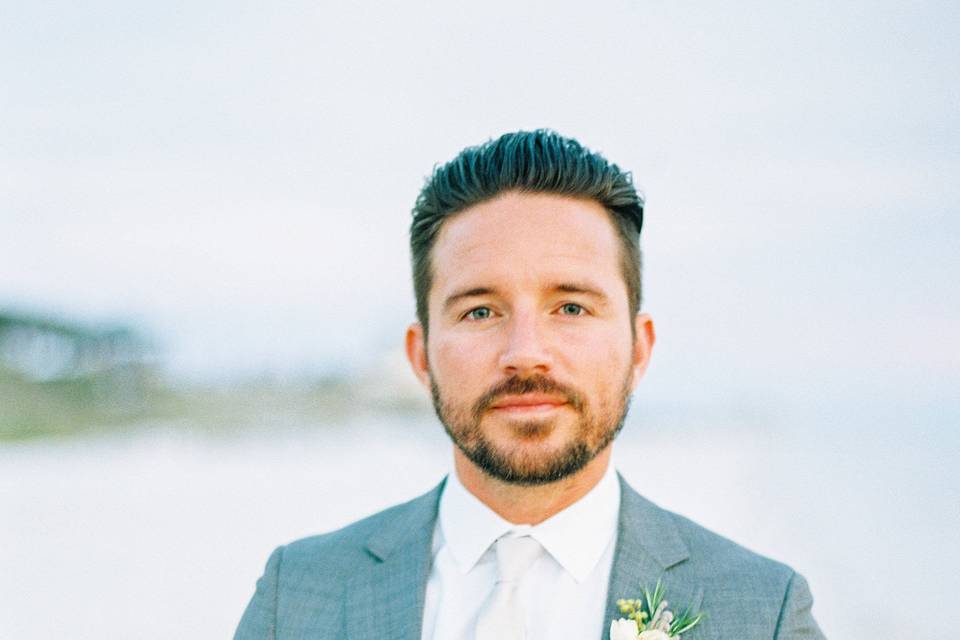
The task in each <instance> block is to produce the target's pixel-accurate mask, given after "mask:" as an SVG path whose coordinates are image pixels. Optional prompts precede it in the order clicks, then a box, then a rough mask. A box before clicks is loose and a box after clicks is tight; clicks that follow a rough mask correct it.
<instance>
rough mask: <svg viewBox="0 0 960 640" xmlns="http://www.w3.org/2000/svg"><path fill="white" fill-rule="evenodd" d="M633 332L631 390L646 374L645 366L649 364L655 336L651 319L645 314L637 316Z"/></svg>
mask: <svg viewBox="0 0 960 640" xmlns="http://www.w3.org/2000/svg"><path fill="white" fill-rule="evenodd" d="M634 330H635V331H636V336H637V337H636V339H635V340H634V344H633V388H634V389H635V388H636V387H637V383H638V382H640V378H642V377H643V374H644V373H646V371H647V365H648V364H650V354H651V352H652V351H653V343H654V342H656V339H657V334H656V332H655V331H654V329H653V318H651V317H650V315H649V314H647V313H638V314H637V317H636V318H635V319H634Z"/></svg>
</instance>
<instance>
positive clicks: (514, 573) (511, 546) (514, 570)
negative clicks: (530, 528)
mask: <svg viewBox="0 0 960 640" xmlns="http://www.w3.org/2000/svg"><path fill="white" fill-rule="evenodd" d="M541 548H542V547H541V546H540V543H539V542H537V541H536V540H534V539H533V538H531V537H530V536H526V535H523V536H517V535H511V534H507V535H505V536H503V537H501V538H499V539H498V540H497V541H496V543H495V544H494V551H495V552H496V554H497V582H516V581H517V580H519V579H520V578H521V577H523V574H524V573H526V571H527V570H528V569H529V568H530V567H531V566H532V565H533V563H534V562H535V561H536V560H537V557H538V556H539V555H540V549H541Z"/></svg>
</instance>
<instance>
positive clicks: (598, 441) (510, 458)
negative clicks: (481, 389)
mask: <svg viewBox="0 0 960 640" xmlns="http://www.w3.org/2000/svg"><path fill="white" fill-rule="evenodd" d="M631 383H632V371H630V370H628V372H627V374H626V375H625V376H624V381H623V385H622V387H621V389H620V391H619V394H618V396H617V397H616V398H615V399H614V402H613V404H612V405H611V406H600V407H598V408H597V410H596V411H594V410H593V409H592V408H591V407H590V406H589V405H588V404H587V403H586V401H585V400H584V398H583V395H582V394H581V393H580V392H578V391H577V390H576V389H573V388H571V387H568V386H565V385H561V384H559V383H557V382H556V381H554V380H552V379H551V378H549V377H547V376H543V375H536V376H531V377H528V378H520V377H518V376H513V377H510V378H507V379H506V380H504V381H503V382H501V383H499V384H497V385H495V386H493V387H491V388H490V389H489V390H488V391H487V392H486V393H484V394H483V395H482V396H480V398H478V399H477V400H476V401H475V402H474V403H473V406H471V407H464V406H453V405H451V404H450V403H448V402H446V401H445V400H444V398H443V394H442V393H441V391H440V387H439V385H437V382H436V380H435V379H434V377H433V375H432V374H431V375H430V390H431V395H432V396H433V408H434V410H435V411H436V413H437V418H439V420H440V423H441V424H443V428H444V429H445V430H446V432H447V435H449V436H450V439H451V440H452V441H453V443H454V444H455V445H456V446H457V448H458V449H460V451H461V452H463V454H464V455H465V456H466V457H467V458H468V459H469V460H470V461H471V462H473V463H474V464H475V465H476V466H477V467H479V468H480V470H481V471H483V472H484V473H486V474H487V475H489V476H491V477H493V478H496V479H498V480H501V481H503V482H506V483H509V484H517V485H527V486H534V485H543V484H549V483H551V482H556V481H558V480H562V479H564V478H566V477H568V476H571V475H573V474H575V473H577V472H578V471H580V470H581V469H583V468H584V467H585V466H587V464H588V463H589V462H590V461H591V460H593V459H594V458H596V457H597V455H598V454H599V453H600V452H601V451H603V450H604V449H606V448H607V446H608V445H609V444H610V443H611V442H613V440H614V439H615V438H616V437H617V434H618V433H620V430H621V429H622V428H623V423H624V421H625V420H626V417H627V412H628V410H629V408H630V392H631V386H632V384H631ZM534 392H536V393H549V394H552V395H557V396H560V397H562V398H563V399H564V400H565V401H566V402H567V406H568V407H569V408H570V409H571V410H573V411H574V412H576V414H577V416H578V419H577V424H576V426H575V429H574V435H573V438H572V439H571V441H570V442H568V443H567V444H566V445H565V446H564V447H563V448H561V449H560V450H558V451H555V452H550V453H548V454H542V455H533V454H530V453H525V452H521V451H512V452H511V451H509V450H503V448H501V447H498V446H496V445H495V444H494V443H493V442H491V441H490V439H489V438H488V437H487V436H486V435H485V434H484V432H483V429H482V427H481V423H482V421H483V419H484V417H485V416H486V414H487V413H488V412H489V410H490V409H491V407H492V406H493V404H494V403H495V402H496V401H497V399H499V398H500V397H502V396H504V395H520V394H524V393H534ZM511 428H512V429H513V431H514V433H515V434H517V435H519V436H520V437H522V438H524V439H537V438H539V437H543V436H546V435H548V434H549V433H551V432H552V431H553V429H555V428H557V425H556V419H555V418H546V419H540V420H514V421H512V422H511Z"/></svg>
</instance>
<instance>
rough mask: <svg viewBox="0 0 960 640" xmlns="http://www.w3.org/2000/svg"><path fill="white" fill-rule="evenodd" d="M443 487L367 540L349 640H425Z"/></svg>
mask: <svg viewBox="0 0 960 640" xmlns="http://www.w3.org/2000/svg"><path fill="white" fill-rule="evenodd" d="M443 484H444V483H443V482H441V483H440V484H439V485H438V486H437V487H436V488H435V489H434V490H433V491H431V492H430V493H428V494H426V495H424V496H422V497H420V498H417V499H416V500H413V501H412V502H409V503H407V504H405V505H403V506H401V507H398V508H397V509H396V511H395V513H393V514H391V515H390V519H389V520H387V521H385V522H384V524H383V526H382V527H380V528H379V530H378V531H377V532H376V533H375V534H374V535H372V536H371V537H370V538H369V539H368V540H367V543H366V549H367V552H368V553H369V554H370V556H371V558H370V562H368V563H364V565H363V566H361V567H357V573H356V574H355V575H354V577H353V578H352V579H351V580H350V582H349V585H348V587H347V597H346V612H345V615H346V626H347V637H348V638H349V639H350V640H381V639H382V638H398V639H400V640H420V635H421V626H422V622H423V601H424V595H425V592H426V587H427V578H428V577H429V575H430V565H431V562H432V560H433V549H432V546H433V530H434V526H435V524H436V520H437V504H438V501H439V498H440V493H441V491H442V490H443Z"/></svg>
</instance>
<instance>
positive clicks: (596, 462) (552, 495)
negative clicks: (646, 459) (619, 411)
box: [453, 446, 613, 525]
mask: <svg viewBox="0 0 960 640" xmlns="http://www.w3.org/2000/svg"><path fill="white" fill-rule="evenodd" d="M612 449H613V447H612V446H608V447H607V448H606V449H604V450H603V451H601V452H600V453H599V454H597V457H595V458H594V459H593V460H591V461H590V462H589V463H588V464H587V466H585V467H584V468H583V469H581V470H580V471H578V472H577V473H575V474H573V475H571V476H568V477H566V478H564V479H562V480H558V481H556V482H551V483H549V484H540V485H533V486H528V485H519V484H511V483H509V482H504V481H502V480H499V479H497V478H494V477H491V476H489V475H487V474H486V473H484V472H483V471H481V470H480V468H479V467H477V466H476V465H475V464H474V463H473V462H471V461H470V459H468V458H467V457H466V456H464V455H463V453H462V452H461V451H460V450H459V449H457V448H456V447H454V450H453V461H454V468H455V469H456V472H457V477H458V478H459V479H460V482H461V483H462V484H463V486H464V487H466V489H467V491H469V492H470V493H472V494H473V495H474V496H476V498H477V499H478V500H479V501H480V502H482V503H483V504H485V505H487V506H488V507H490V509H492V510H493V511H494V512H495V513H496V514H497V515H499V516H500V517H501V518H503V519H504V520H506V521H507V522H511V523H513V524H530V525H534V524H540V523H541V522H543V521H544V520H546V519H547V518H549V517H551V516H553V515H555V514H557V513H559V512H561V511H563V510H564V509H566V508H567V507H569V506H570V505H571V504H573V503H574V502H576V501H577V500H579V499H580V498H582V497H583V496H585V495H587V494H588V493H589V492H590V490H591V489H593V488H594V487H595V486H597V483H599V482H600V480H601V478H603V474H604V473H606V471H607V467H608V466H609V465H610V454H611V451H612Z"/></svg>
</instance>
